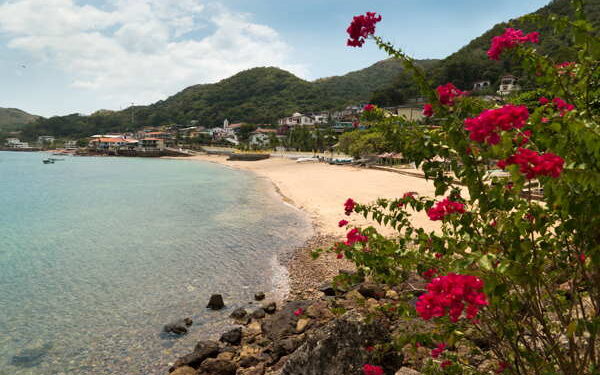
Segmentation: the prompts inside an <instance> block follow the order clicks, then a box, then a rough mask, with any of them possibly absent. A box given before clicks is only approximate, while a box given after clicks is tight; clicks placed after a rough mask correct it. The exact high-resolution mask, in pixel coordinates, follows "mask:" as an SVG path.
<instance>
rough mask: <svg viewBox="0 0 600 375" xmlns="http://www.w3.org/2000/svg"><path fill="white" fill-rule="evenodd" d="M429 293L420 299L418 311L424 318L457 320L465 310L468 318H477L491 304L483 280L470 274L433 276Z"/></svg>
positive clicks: (428, 288) (417, 305)
mask: <svg viewBox="0 0 600 375" xmlns="http://www.w3.org/2000/svg"><path fill="white" fill-rule="evenodd" d="M427 290H428V292H427V293H425V294H423V295H421V296H420V297H419V299H418V300H417V304H416V310H417V313H418V314H419V316H420V317H421V318H422V319H424V320H429V319H431V318H436V317H442V316H445V315H448V317H449V318H450V320H451V321H452V322H457V321H458V320H459V319H460V317H461V315H462V314H463V312H464V313H465V316H466V318H467V319H471V320H473V319H475V317H476V316H477V314H478V312H479V310H480V309H481V307H483V306H486V305H487V304H488V301H487V296H486V295H485V293H483V292H482V290H483V281H481V280H480V279H479V278H477V277H475V276H471V275H460V274H455V273H449V274H447V275H445V276H439V277H436V278H435V279H433V280H432V281H431V282H430V283H429V285H427Z"/></svg>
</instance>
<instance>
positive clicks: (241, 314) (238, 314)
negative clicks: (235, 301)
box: [229, 307, 248, 320]
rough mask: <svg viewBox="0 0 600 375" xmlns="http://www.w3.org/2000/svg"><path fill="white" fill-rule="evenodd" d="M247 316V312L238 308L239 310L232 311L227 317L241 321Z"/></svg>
mask: <svg viewBox="0 0 600 375" xmlns="http://www.w3.org/2000/svg"><path fill="white" fill-rule="evenodd" d="M247 314H248V312H247V311H246V309H244V308H243V307H240V308H237V309H235V310H233V312H232V313H231V314H230V315H229V317H230V318H233V319H236V320H239V319H243V318H244V317H246V315H247Z"/></svg>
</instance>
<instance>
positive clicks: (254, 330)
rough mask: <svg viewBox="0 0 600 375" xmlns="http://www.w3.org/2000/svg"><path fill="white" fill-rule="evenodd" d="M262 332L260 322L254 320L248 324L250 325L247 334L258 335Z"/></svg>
mask: <svg viewBox="0 0 600 375" xmlns="http://www.w3.org/2000/svg"><path fill="white" fill-rule="evenodd" d="M260 333H262V327H261V325H260V322H257V321H253V322H252V323H250V324H248V327H246V332H245V334H246V335H248V336H253V335H258V334H260Z"/></svg>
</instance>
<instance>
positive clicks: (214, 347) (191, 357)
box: [170, 341, 219, 371]
mask: <svg viewBox="0 0 600 375" xmlns="http://www.w3.org/2000/svg"><path fill="white" fill-rule="evenodd" d="M218 354H219V343H217V342H216V341H199V342H198V343H197V344H196V347H195V348H194V351H193V352H191V353H190V354H186V355H184V356H183V357H181V358H179V359H178V360H177V361H175V364H174V365H173V367H171V369H170V371H173V370H176V369H178V368H180V367H185V366H188V367H192V368H195V369H196V368H198V366H200V364H201V363H202V361H204V360H205V359H207V358H211V357H213V358H214V357H216V356H217V355H218Z"/></svg>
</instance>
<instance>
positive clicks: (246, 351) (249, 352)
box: [240, 345, 261, 357]
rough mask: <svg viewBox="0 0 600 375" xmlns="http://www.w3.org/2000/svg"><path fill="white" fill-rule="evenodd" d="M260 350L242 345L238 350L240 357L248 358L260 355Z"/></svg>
mask: <svg viewBox="0 0 600 375" xmlns="http://www.w3.org/2000/svg"><path fill="white" fill-rule="evenodd" d="M260 352H261V348H258V347H256V346H251V345H244V346H242V349H241V350H240V357H250V356H254V355H257V354H260Z"/></svg>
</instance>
